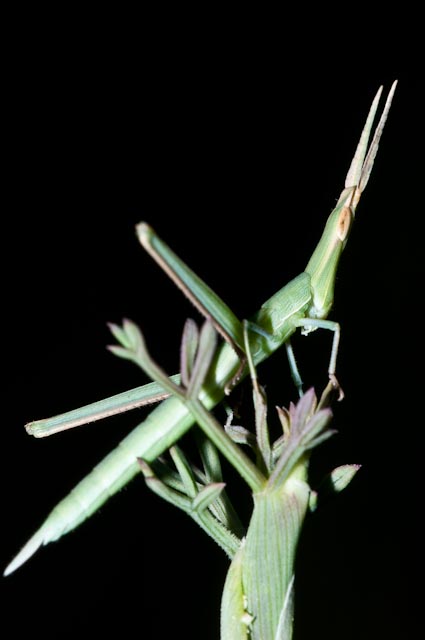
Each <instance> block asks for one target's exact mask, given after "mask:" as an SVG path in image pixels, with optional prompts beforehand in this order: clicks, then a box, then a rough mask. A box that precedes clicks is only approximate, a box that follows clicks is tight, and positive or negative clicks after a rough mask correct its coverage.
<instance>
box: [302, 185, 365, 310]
mask: <svg viewBox="0 0 425 640" xmlns="http://www.w3.org/2000/svg"><path fill="white" fill-rule="evenodd" d="M347 191H349V193H348V194H347V198H346V200H345V201H344V202H342V203H341V204H338V205H337V206H336V207H335V209H334V210H333V211H332V213H331V214H330V216H329V218H328V221H327V222H326V226H325V230H324V232H323V235H322V237H321V239H320V241H319V244H318V245H317V247H316V249H315V250H314V252H313V255H312V256H311V258H310V260H309V262H308V265H307V267H306V269H305V271H306V273H308V274H309V276H310V278H311V289H312V304H311V306H310V309H309V311H308V315H309V317H310V318H326V316H327V315H328V313H329V311H330V310H331V307H332V305H333V299H334V289H335V276H336V272H337V268H338V263H339V259H340V257H341V253H342V251H343V249H344V247H345V245H346V242H347V238H348V235H349V233H350V230H351V226H352V223H353V220H354V213H353V209H352V207H351V199H352V196H353V194H354V192H355V188H352V189H350V190H347Z"/></svg>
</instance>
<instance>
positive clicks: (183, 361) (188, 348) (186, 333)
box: [180, 318, 199, 387]
mask: <svg viewBox="0 0 425 640" xmlns="http://www.w3.org/2000/svg"><path fill="white" fill-rule="evenodd" d="M198 343H199V331H198V327H197V325H196V322H195V321H194V320H192V319H191V318H188V319H187V320H186V322H185V325H184V329H183V335H182V341H181V346H180V373H181V380H182V384H183V385H184V386H185V387H187V386H188V384H189V380H190V376H191V373H192V369H193V363H194V361H195V355H196V350H197V348H198Z"/></svg>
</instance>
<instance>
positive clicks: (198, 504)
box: [192, 482, 226, 513]
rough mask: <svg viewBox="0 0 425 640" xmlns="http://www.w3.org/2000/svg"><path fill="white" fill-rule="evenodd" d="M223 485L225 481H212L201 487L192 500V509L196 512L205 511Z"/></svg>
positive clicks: (217, 495) (215, 498)
mask: <svg viewBox="0 0 425 640" xmlns="http://www.w3.org/2000/svg"><path fill="white" fill-rule="evenodd" d="M225 486H226V483H225V482H213V483H212V484H209V485H207V486H206V487H203V488H202V489H201V490H200V492H199V493H198V494H197V495H196V496H195V497H194V499H193V501H192V509H193V511H197V512H198V513H201V512H202V511H205V509H207V508H208V507H209V506H210V504H211V503H212V502H214V501H215V500H217V498H218V497H219V495H220V493H221V492H222V491H223V489H224V487H225Z"/></svg>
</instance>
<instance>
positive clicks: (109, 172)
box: [1, 15, 424, 640]
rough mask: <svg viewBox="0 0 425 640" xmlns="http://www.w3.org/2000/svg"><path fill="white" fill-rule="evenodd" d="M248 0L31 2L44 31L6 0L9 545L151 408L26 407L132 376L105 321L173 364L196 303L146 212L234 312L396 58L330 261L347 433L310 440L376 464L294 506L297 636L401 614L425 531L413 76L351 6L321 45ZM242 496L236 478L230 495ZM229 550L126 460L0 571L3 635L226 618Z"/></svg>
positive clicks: (395, 628)
mask: <svg viewBox="0 0 425 640" xmlns="http://www.w3.org/2000/svg"><path fill="white" fill-rule="evenodd" d="M180 17H181V16H180ZM34 18H35V17H34ZM51 18H52V16H50V18H49V19H51ZM252 18H253V19H252V22H251V23H250V26H249V28H248V27H245V26H244V27H242V26H241V25H240V24H239V23H238V21H236V22H235V23H233V27H232V28H229V29H227V28H226V27H224V26H223V24H225V23H226V19H223V24H221V26H220V28H217V29H215V28H209V27H207V24H208V21H207V22H204V21H203V20H201V21H200V22H199V24H198V26H197V28H196V29H192V28H187V29H181V28H180V27H179V28H178V29H177V28H176V27H175V25H174V23H173V18H172V17H171V16H168V19H167V21H166V22H164V21H162V20H159V22H156V23H155V24H153V23H151V22H149V21H147V20H146V21H143V20H140V21H139V20H137V21H136V19H135V18H134V20H133V17H132V16H128V17H127V18H125V19H124V21H123V22H121V21H120V22H119V23H118V22H117V23H115V19H114V16H113V15H109V16H93V17H91V16H90V18H89V17H88V16H82V17H81V19H76V20H75V24H74V21H73V20H71V17H67V18H66V19H65V18H63V17H60V18H59V17H57V21H55V27H54V28H52V29H50V28H49V27H48V26H46V25H45V24H44V20H43V17H41V18H40V16H39V15H38V16H37V20H38V21H39V22H40V25H39V24H38V22H37V29H36V30H35V29H33V24H32V16H26V20H25V24H23V22H22V21H20V20H16V22H13V21H12V22H11V23H10V33H9V37H10V46H8V48H7V51H6V55H5V60H6V64H5V74H4V89H5V91H4V103H5V113H6V116H5V117H3V133H4V139H5V144H4V145H3V155H4V163H3V164H4V166H3V179H4V180H3V182H4V189H3V206H2V238H3V251H2V289H3V295H2V298H3V305H2V347H3V349H2V368H3V372H4V379H3V382H2V394H1V395H2V452H3V455H2V462H3V464H2V527H1V531H2V543H1V555H2V563H3V566H5V565H6V564H7V563H8V562H9V561H10V559H11V558H12V556H13V555H14V554H15V553H16V552H17V551H18V550H19V548H20V546H21V545H22V544H23V543H24V542H25V541H26V539H27V538H28V537H29V535H30V534H31V533H33V531H35V529H36V528H37V527H38V526H39V524H41V522H42V520H43V519H44V517H45V516H46V515H47V513H48V512H49V511H50V509H51V508H52V507H53V506H54V505H55V504H56V502H57V501H58V500H59V499H61V498H62V497H63V496H64V495H65V494H66V493H67V492H68V491H69V490H70V489H71V488H72V487H73V486H74V485H75V484H76V482H78V480H80V479H81V478H82V477H83V476H84V475H85V474H86V473H87V472H88V471H89V470H90V469H91V468H92V466H94V464H96V463H97V462H98V461H99V460H100V459H101V458H102V456H103V455H105V454H106V453H107V452H108V451H109V450H110V449H112V448H113V447H114V446H116V444H117V443H118V441H119V440H120V439H121V438H122V437H123V436H124V435H125V434H126V433H127V432H128V431H129V429H130V428H132V427H133V426H134V425H136V424H137V423H138V421H139V416H138V415H134V414H133V415H132V414H128V415H126V416H123V417H121V418H117V419H111V420H110V421H105V422H104V423H98V424H96V425H92V426H90V427H86V428H81V429H79V430H75V431H73V432H70V433H67V434H63V435H60V436H56V437H54V438H51V439H47V440H40V441H37V440H35V439H31V438H30V437H28V436H27V435H26V433H25V431H24V429H23V425H24V423H25V422H27V421H29V420H31V419H35V418H39V417H43V416H46V415H53V414H55V413H59V412H61V411H65V410H67V409H71V408H74V407H77V406H79V405H82V404H84V403H87V402H90V401H92V400H96V399H99V398H101V397H106V396H108V395H111V394H113V393H117V392H118V391H121V390H125V389H126V388H130V387H132V386H137V385H138V384H142V383H143V381H144V379H143V378H142V377H141V374H140V373H139V372H138V371H137V369H136V368H135V367H132V366H131V365H130V364H128V363H125V362H124V361H118V360H117V359H115V358H114V357H113V356H112V355H110V354H109V353H107V352H106V350H105V349H104V345H105V344H107V343H108V342H110V337H109V334H108V330H107V328H106V322H107V321H114V322H119V321H120V320H121V318H122V317H129V318H132V319H134V320H135V321H136V322H138V323H139V324H140V325H141V326H142V328H143V330H144V333H145V335H146V337H147V340H148V343H149V344H150V346H151V350H152V352H153V353H154V355H155V356H156V357H157V359H158V360H160V362H161V363H162V364H163V366H164V367H165V368H166V369H167V370H168V371H170V372H174V371H175V370H176V368H177V360H178V344H179V337H180V333H181V329H182V326H183V322H184V320H185V318H186V317H187V316H188V315H192V316H193V315H194V314H195V313H196V312H194V311H193V309H192V307H191V306H190V304H189V303H188V302H186V301H185V300H184V299H183V298H182V295H181V294H180V293H179V292H178V291H176V290H175V288H174V286H173V285H172V284H171V283H170V282H169V281H168V280H167V278H166V277H165V276H164V275H163V274H162V273H161V272H160V271H159V269H158V268H157V267H156V266H155V265H154V263H153V262H152V261H151V259H150V258H149V257H148V256H147V255H145V254H144V252H143V250H142V249H141V248H140V247H139V245H138V243H137V240H136V237H135V233H134V226H135V224H136V223H137V222H139V221H140V220H147V221H149V222H150V223H151V224H152V226H154V228H155V229H156V231H157V232H158V233H159V234H160V235H161V236H162V237H163V238H164V239H165V240H166V241H167V242H168V243H169V244H170V245H171V246H172V247H173V248H174V250H175V251H176V252H177V253H178V254H179V255H180V256H182V257H183V258H184V259H185V261H186V262H187V263H188V264H189V265H190V266H191V267H192V268H193V269H194V270H195V272H197V273H198V274H199V275H201V277H202V278H204V280H205V281H207V282H208V283H209V284H210V286H212V288H213V289H214V290H216V291H217V292H218V294H219V295H221V296H222V297H223V298H224V299H225V300H226V301H227V302H228V304H229V305H230V306H231V307H232V308H233V309H234V311H235V313H236V314H237V315H238V316H240V317H246V316H249V315H250V314H251V313H252V312H254V311H255V310H256V309H257V308H258V307H259V306H260V304H261V303H262V302H263V301H264V300H265V299H267V298H268V297H269V296H270V295H271V294H272V293H274V292H275V291H276V290H277V289H278V288H280V287H281V286H282V285H283V284H284V283H285V282H287V281H288V280H289V279H290V278H292V277H293V276H295V275H297V274H298V273H299V272H301V271H302V270H303V268H304V266H305V264H306V262H307V260H308V258H309V256H310V254H311V251H312V249H313V248H314V246H315V244H316V242H317V240H318V238H319V236H320V234H321V231H322V228H323V225H324V222H325V220H326V216H327V214H328V213H329V212H330V210H331V209H332V207H333V204H334V203H335V200H336V198H337V197H338V195H339V193H340V191H341V189H342V186H343V181H344V177H345V173H346V171H347V169H348V166H349V162H350V159H351V156H352V154H353V152H354V148H355V145H356V142H357V139H358V136H359V134H360V131H361V127H362V126H363V122H364V119H365V117H366V113H367V110H368V108H369V105H370V102H371V100H372V98H373V96H374V94H375V92H376V90H377V88H378V86H379V85H380V84H384V85H385V95H386V92H387V91H388V89H389V87H390V84H391V82H392V81H393V80H394V78H396V77H398V78H399V88H398V89H397V92H396V95H395V99H394V103H393V108H392V110H391V113H390V117H389V120H388V124H387V128H386V130H385V133H384V136H383V139H382V143H381V147H380V151H379V155H378V158H377V161H376V166H375V168H374V171H373V174H372V178H371V181H370V183H369V185H368V187H367V190H366V192H365V195H364V197H363V199H362V202H361V204H360V206H359V208H358V216H357V219H356V224H355V228H354V230H353V233H352V236H351V238H350V241H349V244H348V246H347V249H346V251H345V253H344V256H343V259H342V263H341V267H340V270H339V272H338V281H337V287H336V302H335V307H334V310H333V312H332V317H333V318H335V319H338V320H339V321H340V322H341V325H342V344H341V350H340V359H339V363H338V374H339V378H340V380H341V383H342V385H343V387H344V390H345V393H346V399H345V400H344V402H343V403H342V404H341V405H338V406H337V407H336V411H335V414H336V415H335V423H334V426H335V427H336V428H337V429H338V431H339V435H338V436H337V437H335V438H334V439H333V440H332V441H331V442H329V443H327V444H325V445H323V447H322V448H321V449H320V451H318V452H317V453H316V454H315V457H314V460H313V473H314V474H316V476H317V477H319V476H320V474H321V473H322V472H325V471H328V470H330V469H331V468H333V467H334V466H337V465H338V464H342V463H345V462H358V463H361V464H362V465H363V467H362V470H361V471H360V473H359V474H358V476H357V477H356V479H355V481H354V482H353V484H352V485H351V486H350V488H349V489H347V491H346V493H345V494H344V495H342V496H340V497H339V498H337V499H335V500H334V501H333V502H331V503H330V504H328V505H327V506H325V507H323V509H322V510H321V511H320V512H318V513H317V514H316V515H315V516H314V517H312V518H311V519H309V520H308V522H307V524H306V527H305V529H304V531H303V537H302V540H301V544H300V554H299V562H298V571H297V580H298V581H297V618H296V619H297V627H296V635H295V638H296V640H304V639H306V638H310V637H313V634H314V637H315V638H326V639H327V640H332V639H334V638H335V639H336V638H341V637H344V638H345V639H347V640H351V639H354V638H364V639H369V638H370V639H372V638H377V637H385V638H401V637H410V635H409V633H408V632H407V631H406V629H407V625H409V624H410V623H412V622H413V620H414V618H415V613H416V611H417V609H416V607H415V602H414V587H413V586H412V580H413V576H414V574H415V568H416V567H417V566H418V564H419V561H420V553H421V547H419V546H416V545H415V536H416V534H417V525H418V516H417V513H418V503H419V504H420V501H421V499H422V489H421V486H420V478H421V469H420V465H421V453H420V451H421V450H420V446H421V442H420V441H421V438H422V435H421V430H422V426H423V424H422V423H423V420H422V404H423V401H422V395H421V380H422V372H421V360H422V357H423V349H422V344H423V343H422V335H421V334H422V326H421V325H422V321H421V317H422V311H421V309H420V303H421V300H422V297H423V296H422V290H423V284H422V283H423V275H424V270H423V262H422V259H421V254H420V249H419V247H420V245H421V240H422V231H421V227H420V222H421V219H422V218H423V196H422V187H421V181H420V178H422V173H423V171H422V172H421V173H420V172H419V163H420V160H422V158H421V147H422V145H423V137H422V138H421V137H420V135H419V133H418V126H419V113H420V109H419V104H418V103H419V98H420V95H419V94H420V93H421V92H422V88H423V87H422V80H421V77H420V76H418V75H416V73H415V71H414V67H413V66H412V64H410V61H409V60H408V59H407V60H406V62H404V61H403V62H402V61H401V60H400V57H399V56H398V55H396V54H397V51H398V49H397V47H398V45H397V41H395V42H394V41H391V42H390V38H389V41H388V43H387V44H384V45H382V48H379V47H377V48H376V51H373V53H371V54H370V58H369V63H367V60H368V55H366V53H365V52H363V57H362V56H360V55H359V54H358V50H359V44H357V45H356V46H354V45H353V36H352V35H350V30H349V29H348V33H346V34H345V36H344V35H343V34H340V35H339V36H338V38H334V40H333V46H332V47H331V50H330V52H329V54H325V53H323V51H322V49H321V45H320V42H319V41H318V42H317V44H316V42H314V43H312V42H310V43H309V44H308V43H307V42H306V41H305V38H304V36H303V37H302V38H298V39H297V46H294V45H291V46H290V45H289V44H285V43H286V42H287V38H288V35H289V34H290V32H291V27H290V25H288V24H286V27H285V29H283V31H282V32H281V33H279V32H278V31H279V30H278V29H277V30H275V29H274V28H273V22H274V20H273V19H272V17H270V22H268V21H267V20H266V21H265V24H264V25H263V24H262V25H261V26H260V25H257V24H256V19H255V16H252ZM263 19H264V17H263ZM46 20H47V16H46ZM183 22H184V21H183ZM43 25H44V26H43ZM139 26H140V30H139V29H138V27H139ZM275 26H276V25H275ZM353 29H355V27H353ZM355 35H356V38H357V37H359V33H358V32H356V34H355ZM365 37H366V36H365ZM306 47H307V48H308V50H307V51H306ZM368 51H369V50H368ZM391 54H392V55H391ZM412 57H413V54H412ZM196 317H197V316H196ZM319 333H320V332H318V333H317V334H314V335H312V336H311V337H309V338H308V339H305V338H300V337H297V339H296V340H295V342H294V347H295V349H296V350H297V354H298V356H299V361H300V367H301V368H302V370H303V373H304V375H305V378H306V381H307V383H308V384H315V385H316V386H317V387H318V388H319V387H320V386H321V385H322V384H324V382H325V381H326V375H325V372H326V366H327V357H328V356H327V353H328V349H329V346H330V339H329V336H326V335H319ZM260 377H261V379H262V381H263V382H267V383H268V389H269V392H270V395H271V404H277V403H279V404H286V403H288V402H289V400H291V399H293V398H294V397H295V393H294V390H293V388H292V386H291V382H290V379H289V376H288V373H287V366H286V362H285V356H284V353H283V352H282V353H280V354H276V355H275V356H274V357H273V359H272V360H271V362H270V363H267V364H266V365H264V368H262V369H261V370H260ZM249 507H250V500H249V497H248V495H247V497H246V498H245V503H244V504H243V505H242V510H243V511H244V512H245V513H247V512H248V511H249ZM226 569H227V561H226V559H225V557H224V556H223V554H222V552H221V551H220V550H218V548H216V547H215V545H214V543H213V542H211V541H210V540H209V539H208V538H207V537H206V536H205V534H203V533H202V532H201V531H200V530H198V529H197V527H196V526H195V525H194V524H193V523H192V522H191V521H190V520H189V519H187V517H186V516H185V515H184V514H182V513H180V512H179V511H178V510H177V509H174V508H173V507H171V506H169V505H167V504H165V503H162V502H161V501H160V499H159V498H157V497H155V496H153V495H152V494H150V492H149V491H148V490H147V489H146V488H145V486H144V484H143V482H142V480H141V479H140V478H137V479H136V480H135V481H133V483H131V485H129V486H128V487H127V488H126V489H125V490H123V491H122V492H121V493H120V494H119V495H118V496H116V497H114V499H113V500H111V502H110V503H108V504H107V505H106V506H104V507H103V508H102V509H101V511H100V513H98V514H97V515H96V516H95V517H93V518H91V519H90V520H89V521H88V522H86V523H85V524H84V525H83V526H82V527H80V528H79V529H77V530H76V531H75V532H73V533H72V534H70V535H68V536H66V537H65V538H63V539H62V540H61V541H60V542H59V543H55V544H51V545H49V546H48V547H47V548H45V549H43V550H41V551H39V552H38V553H37V554H36V555H35V557H34V558H33V559H31V561H30V562H28V563H27V564H26V565H25V566H24V567H22V568H21V569H20V570H19V571H18V572H16V574H14V575H12V576H11V577H9V578H7V579H2V583H1V588H2V596H1V606H2V608H3V607H4V611H3V612H2V623H1V624H2V626H4V629H5V630H6V631H5V635H4V637H11V638H15V637H21V636H22V634H23V633H31V634H33V635H43V637H44V638H46V639H48V638H67V637H78V636H79V637H82V636H84V634H86V635H89V634H91V633H93V634H98V635H101V634H104V633H106V632H109V633H118V632H119V633H120V634H122V636H123V637H125V636H127V635H130V634H131V635H134V634H141V637H145V636H146V637H157V638H167V637H174V634H175V633H180V634H183V636H184V637H187V638H205V639H206V640H209V639H210V638H211V639H216V638H218V635H219V631H218V620H219V605H220V591H221V588H222V584H223V581H224V577H225V573H226Z"/></svg>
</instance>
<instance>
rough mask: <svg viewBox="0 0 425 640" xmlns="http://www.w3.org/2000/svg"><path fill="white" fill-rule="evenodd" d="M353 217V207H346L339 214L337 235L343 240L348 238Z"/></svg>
mask: <svg viewBox="0 0 425 640" xmlns="http://www.w3.org/2000/svg"><path fill="white" fill-rule="evenodd" d="M352 218H353V214H352V211H351V207H344V208H343V209H342V211H341V213H340V214H339V220H338V227H337V235H338V238H339V239H340V240H341V242H344V240H345V239H346V237H347V235H348V232H349V231H350V227H351V220H352Z"/></svg>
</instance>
